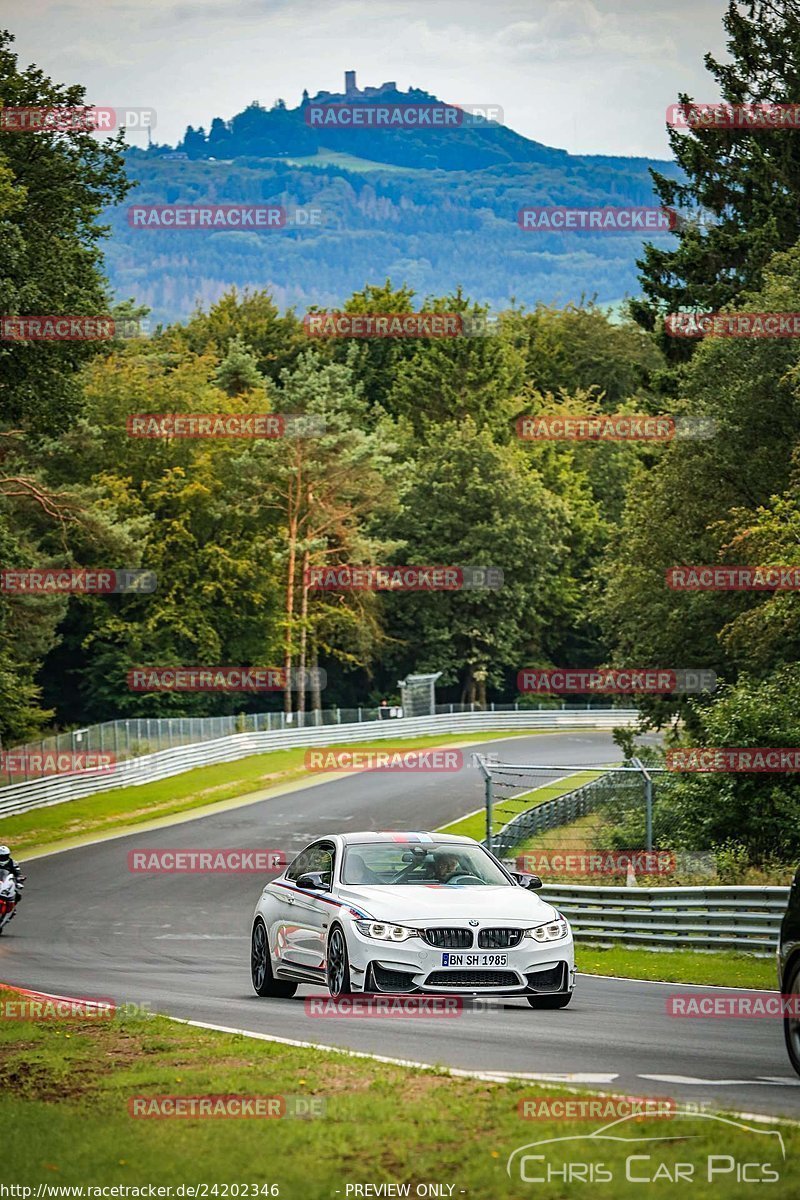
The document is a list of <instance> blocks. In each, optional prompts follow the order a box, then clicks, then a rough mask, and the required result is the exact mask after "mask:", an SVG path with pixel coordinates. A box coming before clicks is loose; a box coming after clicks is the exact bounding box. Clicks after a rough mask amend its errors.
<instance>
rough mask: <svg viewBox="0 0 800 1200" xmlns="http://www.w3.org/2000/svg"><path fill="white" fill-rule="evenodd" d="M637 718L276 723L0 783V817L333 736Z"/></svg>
mask: <svg viewBox="0 0 800 1200" xmlns="http://www.w3.org/2000/svg"><path fill="white" fill-rule="evenodd" d="M638 719H639V713H638V711H637V710H636V709H626V708H607V709H593V710H589V711H582V710H573V711H569V710H567V711H561V710H558V709H555V710H550V711H539V712H534V711H527V712H494V713H493V712H474V713H454V714H453V715H451V714H449V713H442V714H439V715H438V716H434V717H403V718H398V719H396V720H393V721H391V722H388V721H387V722H384V721H370V722H368V723H361V724H359V723H355V724H351V725H321V726H317V727H306V728H304V729H282V730H275V731H274V732H272V733H268V732H266V731H264V732H260V733H239V734H231V735H230V736H228V737H222V738H218V739H216V740H215V741H206V742H200V743H198V744H196V745H189V746H176V747H175V748H174V749H171V750H159V751H157V752H156V753H155V754H146V755H143V756H142V757H141V758H131V759H126V760H125V761H124V762H120V763H117V765H116V767H115V768H114V769H113V770H111V771H98V772H97V773H94V774H89V773H88V772H85V771H84V772H76V773H74V774H71V775H56V776H50V777H47V778H43V779H34V780H30V781H28V782H27V783H15V784H11V785H10V786H9V787H4V788H0V816H9V815H11V814H12V813H18V812H25V811H27V810H28V809H31V808H40V807H43V806H45V805H50V804H62V803H64V802H65V801H67V800H78V799H80V798H81V797H83V796H91V795H94V794H95V793H96V792H105V791H109V790H110V789H112V788H121V787H130V786H132V785H138V784H143V783H150V782H152V781H153V780H156V779H168V778H169V777H170V776H172V775H179V774H180V773H181V772H182V771H189V770H191V768H192V767H205V766H210V765H212V764H213V763H220V762H233V761H235V760H236V759H240V758H247V757H248V756H249V755H251V754H261V753H263V752H264V751H266V750H284V749H288V748H289V747H291V746H331V745H335V744H336V743H338V742H352V741H356V742H367V741H380V740H383V741H394V740H395V739H399V738H404V737H420V736H424V735H426V734H449V733H453V734H462V735H463V734H470V735H472V734H480V733H484V732H490V731H491V730H500V729H519V730H520V732H522V731H524V730H526V729H574V728H576V727H577V728H583V729H587V728H588V729H613V728H614V727H615V726H617V725H632V724H635V723H636V722H637V721H638Z"/></svg>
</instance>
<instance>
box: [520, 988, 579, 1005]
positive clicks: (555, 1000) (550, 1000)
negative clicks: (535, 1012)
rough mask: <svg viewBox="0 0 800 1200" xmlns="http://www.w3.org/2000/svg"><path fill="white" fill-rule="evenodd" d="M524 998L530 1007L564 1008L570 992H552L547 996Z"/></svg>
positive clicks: (570, 996) (570, 997) (569, 997)
mask: <svg viewBox="0 0 800 1200" xmlns="http://www.w3.org/2000/svg"><path fill="white" fill-rule="evenodd" d="M526 999H527V1001H528V1004H530V1006H531V1008H566V1007H567V1005H568V1004H569V1002H570V1000H571V999H572V992H552V993H551V994H550V995H549V996H528V997H526Z"/></svg>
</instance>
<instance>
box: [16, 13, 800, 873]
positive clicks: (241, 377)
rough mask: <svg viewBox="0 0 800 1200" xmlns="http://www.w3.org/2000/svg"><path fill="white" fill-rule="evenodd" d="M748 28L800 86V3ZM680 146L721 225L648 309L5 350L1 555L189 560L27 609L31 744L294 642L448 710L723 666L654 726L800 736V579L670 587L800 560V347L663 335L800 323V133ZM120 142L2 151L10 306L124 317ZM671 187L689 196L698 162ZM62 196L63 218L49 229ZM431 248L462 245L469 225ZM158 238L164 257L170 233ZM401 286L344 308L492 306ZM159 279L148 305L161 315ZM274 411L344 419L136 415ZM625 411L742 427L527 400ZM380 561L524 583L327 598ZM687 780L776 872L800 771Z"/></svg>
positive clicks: (206, 332)
mask: <svg viewBox="0 0 800 1200" xmlns="http://www.w3.org/2000/svg"><path fill="white" fill-rule="evenodd" d="M726 27H727V30H728V33H729V42H730V48H731V52H732V55H733V58H732V65H728V66H726V67H725V69H724V71H723V70H722V69H721V68H719V71H718V74H717V78H718V80H719V83H720V86H721V88H722V93H723V95H724V96H725V97H726V98H728V99H730V100H732V101H737V102H739V101H743V100H751V99H756V100H757V99H761V98H765V92H764V88H765V87H766V86H767V84H766V81H769V89H770V91H769V99H771V100H772V101H776V102H780V101H781V100H791V99H794V98H795V97H796V94H797V82H798V77H799V76H800V21H799V20H798V18H797V17H796V16H795V15H793V14H792V13H791V12H788V11H787V12H783V11H781V12H780V13H778V14H777V15H776V11H775V9H774V8H773V6H772V5H769V4H760V3H754V4H753V5H751V6H750V10H749V14H748V12H742V11H741V10H740V9H739V8H738V7H736V6H731V7H730V9H729V11H728V14H727V17H726ZM754 64H756V65H754ZM709 65H710V68H711V69H712V71H715V73H716V68H715V64H714V63H713V60H711V61H710V63H709ZM0 77H1V78H2V93H3V95H4V96H11V97H16V98H17V102H22V101H23V100H24V101H25V102H28V103H31V102H33V101H34V100H38V101H39V102H48V103H67V102H70V103H75V102H77V101H78V100H79V99H80V95H79V93H75V90H74V89H73V90H72V91H71V92H70V91H69V90H67V89H62V88H59V87H58V85H56V84H53V83H52V82H50V81H49V80H47V79H45V78H44V77H43V76H41V75H40V74H39V73H37V72H35V71H23V70H21V69H20V68H19V66H18V65H17V63H16V60H15V58H14V55H13V52H12V48H11V44H10V41H9V39H8V37H7V36H6V37H4V39H3V42H2V44H1V45H0ZM681 99H684V98H683V97H682V98H681ZM681 138H682V140H681V142H680V144H679V145H677V144H676V154H677V157H678V161H679V164H680V167H681V169H682V171H683V175H684V178H685V182H684V183H682V184H681V193H680V196H678V197H677V199H678V200H680V202H681V205H682V206H697V207H698V208H703V209H705V210H708V211H710V212H711V213H712V214H713V215H714V217H715V219H716V222H717V223H716V225H715V226H713V227H712V228H706V229H700V228H692V227H685V228H683V229H681V230H679V231H678V232H677V235H676V238H675V240H674V241H673V242H672V243H671V244H672V245H673V246H675V248H674V249H672V250H670V251H665V250H662V249H660V248H658V247H655V246H652V247H648V248H647V249H646V250H645V253H644V256H643V259H642V261H641V263H640V271H641V288H640V291H641V293H642V299H641V300H640V301H639V302H638V303H636V304H634V305H633V306H632V311H631V316H630V317H629V318H627V319H625V320H622V321H611V320H610V319H609V318H608V316H607V315H606V314H605V313H604V311H603V310H602V309H601V308H598V307H597V306H595V305H594V304H592V303H591V302H585V303H583V304H578V305H566V306H561V307H558V308H556V307H552V306H549V305H545V304H541V303H540V304H538V305H536V306H535V307H533V308H531V309H528V310H525V309H521V308H520V307H518V306H514V305H509V306H507V307H506V308H505V310H504V311H503V312H502V313H500V314H499V319H498V321H497V324H496V326H495V329H494V332H493V333H492V334H491V336H486V337H463V338H455V339H447V340H438V341H437V340H422V339H421V340H405V341H404V340H402V339H393V340H392V339H385V340H382V339H371V340H366V341H350V340H331V341H325V340H314V341H313V342H312V341H311V340H310V339H309V338H308V337H307V335H306V333H305V331H304V328H303V324H302V320H301V317H300V316H299V315H298V314H296V313H294V312H292V311H285V310H284V307H283V305H281V304H279V303H276V299H275V297H274V296H273V295H271V294H270V291H269V289H266V288H264V287H258V286H254V287H252V288H251V289H249V290H244V291H243V290H236V289H233V288H230V289H228V290H227V291H226V292H225V294H223V295H222V296H221V297H220V298H218V299H217V300H216V301H215V302H214V303H212V304H210V305H204V306H202V307H200V308H198V309H197V310H196V311H194V313H193V314H192V315H191V316H190V317H189V318H188V319H187V320H185V321H183V322H173V323H171V324H166V325H164V326H163V327H162V328H159V329H157V330H156V331H155V332H153V334H152V335H151V336H149V337H146V338H141V339H134V340H130V341H122V340H118V341H116V342H114V343H112V344H111V345H108V344H106V345H103V344H99V343H72V342H70V343H51V344H46V343H39V344H36V343H25V342H16V343H15V342H6V343H3V344H2V348H1V349H0V371H1V372H2V374H1V376H0V411H1V412H2V425H1V426H0V558H1V559H2V564H3V566H4V567H33V566H41V565H44V564H58V565H83V566H109V565H111V566H125V567H134V566H142V567H146V568H148V569H151V570H153V571H155V572H156V573H157V576H158V588H157V590H156V591H155V592H154V593H152V594H141V595H127V596H126V595H122V596H77V595H75V596H71V597H67V596H49V597H42V596H29V597H24V596H14V595H9V594H2V593H0V734H2V738H3V744H4V745H8V744H13V743H15V742H19V741H22V740H24V739H26V738H30V737H32V736H34V735H35V734H36V733H37V731H40V730H42V729H45V728H47V727H49V726H51V725H53V724H58V725H61V726H64V725H74V724H83V723H86V722H91V721H98V720H105V719H109V718H112V717H117V716H137V715H138V716H144V715H150V716H157V715H171V714H177V713H186V714H191V715H199V714H209V713H220V712H236V711H241V710H242V709H244V708H248V707H250V708H252V707H265V705H264V702H263V700H261V701H259V700H257V699H256V700H246V699H244V698H242V697H231V696H224V695H220V694H197V695H191V696H187V695H182V694H180V695H176V694H139V693H133V692H131V691H130V690H129V689H128V688H127V686H126V682H125V681H126V675H127V672H128V671H129V670H130V669H131V668H132V667H134V666H137V665H146V664H149V663H158V664H164V665H166V664H198V665H199V664H207V663H218V664H228V663H229V664H259V665H274V664H278V665H279V664H281V663H282V662H284V661H285V660H286V658H287V656H288V659H289V660H290V661H291V662H292V664H293V665H308V666H310V665H314V664H318V665H319V666H321V667H324V668H325V670H326V672H327V676H328V688H327V690H326V693H325V696H324V700H323V703H324V704H325V705H326V706H328V705H335V704H343V705H347V704H350V703H369V702H375V701H376V700H377V699H378V698H380V697H381V696H383V695H387V694H388V695H392V694H393V693H394V691H395V687H396V680H397V679H398V678H400V677H401V676H402V675H403V674H404V673H406V672H408V671H426V670H435V671H441V672H442V678H441V681H440V683H441V695H442V696H443V697H444V698H448V699H449V698H452V699H454V700H462V699H463V700H474V701H476V702H478V703H481V704H482V703H486V702H488V701H490V700H492V699H495V700H509V699H514V698H515V696H516V689H515V677H516V673H517V671H518V670H519V669H520V668H522V667H525V666H546V665H569V666H591V665H595V664H610V665H615V666H622V665H628V666H636V667H642V666H667V667H688V666H691V667H704V668H710V669H713V670H715V671H716V672H717V673H718V676H719V678H720V681H721V686H720V688H719V689H718V691H717V693H716V694H715V695H714V696H713V697H705V698H702V699H700V700H694V701H686V700H682V699H674V700H658V701H655V700H653V701H651V702H649V703H648V704H645V705H643V711H644V715H645V716H646V717H647V718H648V719H649V720H651V721H653V722H655V723H659V724H662V725H663V724H665V723H668V722H669V721H670V720H672V719H673V718H674V717H676V716H680V717H681V718H682V724H681V727H680V730H679V732H678V736H680V737H681V738H682V739H683V740H684V742H688V743H690V744H698V745H730V746H747V745H767V746H792V745H800V741H798V740H797V739H798V737H800V704H798V700H800V683H798V679H797V664H798V662H799V661H800V607H799V606H798V597H797V594H796V593H792V592H775V593H764V592H760V593H758V592H744V593H736V592H734V593H719V592H698V593H686V594H681V593H676V592H674V591H672V590H670V589H669V588H668V587H667V586H666V585H665V571H666V569H667V568H668V567H669V566H672V565H673V564H676V563H715V562H718V563H739V562H750V563H761V564H769V563H775V564H791V563H798V562H800V557H799V555H798V533H799V532H800V348H799V347H798V344H797V341H796V340H795V339H791V338H788V339H783V340H777V341H776V340H759V339H742V338H734V339H720V338H713V337H709V338H705V339H701V340H700V341H698V342H691V343H689V342H685V341H684V342H682V343H681V344H680V346H679V347H676V345H675V341H674V339H670V338H668V337H666V336H665V332H664V324H663V316H664V313H665V312H667V311H670V305H672V306H674V307H675V308H683V309H699V310H705V309H707V308H710V307H720V306H726V307H727V308H729V309H730V310H731V311H737V310H741V311H761V312H764V311H782V312H797V311H800V148H798V142H797V141H796V139H794V138H793V137H792V136H790V135H781V134H778V133H774V132H770V131H759V130H721V129H711V130H703V131H693V132H690V133H688V134H682V135H681ZM778 138H783V140H782V141H781V142H780V149H779V150H777V149H776V147H777V145H778V142H777V141H776V140H775V139H778ZM770 139H773V140H770ZM122 149H123V148H122V144H121V143H120V142H110V143H105V144H102V143H98V142H97V141H96V140H95V139H94V138H92V137H91V136H89V135H86V134H73V135H69V137H62V138H49V139H44V138H43V139H41V140H40V141H38V142H37V143H36V147H35V152H34V153H32V152H31V151H30V146H29V145H24V144H23V139H16V141H15V140H14V139H6V140H4V141H3V142H2V144H0V279H1V280H2V291H3V309H4V311H6V312H8V313H14V312H51V311H60V312H68V313H79V312H98V311H108V309H109V308H110V307H111V305H112V303H113V301H112V300H111V298H110V297H109V296H108V295H107V293H106V291H105V283H104V280H103V276H102V270H103V263H102V259H101V257H100V237H101V234H102V230H101V229H100V228H99V226H98V216H99V213H100V212H101V211H102V210H104V209H108V208H109V207H110V206H112V205H118V204H120V203H122V201H123V199H124V197H125V193H126V190H127V189H128V187H129V182H128V181H127V180H126V177H125V170H124V166H125V159H124V157H123V153H122ZM745 182H746V186H744V183H745ZM386 186H387V188H388V187H389V184H388V183H387V185H386ZM656 186H657V188H659V189H660V190H661V194H662V196H663V198H664V199H665V200H670V199H671V198H672V199H675V198H676V197H675V196H674V195H673V184H672V183H671V182H670V181H669V179H666V178H662V179H660V180H658V179H657V180H656ZM182 194H183V193H182ZM376 194H377V193H376ZM272 195H273V193H272V192H271V191H270V192H269V196H268V198H272ZM776 195H777V196H778V203H777V207H775V208H773V207H771V206H772V205H773V204H774V202H775V197H776ZM238 198H239V197H238V196H235V195H234V196H230V195H228V194H227V193H226V199H229V200H235V199H238ZM261 198H262V199H263V198H264V196H263V195H262V197H261ZM541 202H545V201H544V200H541ZM768 212H769V213H770V214H771V215H769V216H767V215H766V214H767V213H768ZM55 213H58V229H59V233H58V236H57V237H55V238H53V237H51V238H43V237H41V236H40V234H41V230H42V229H43V228H45V227H48V226H49V227H51V228H52V226H53V219H54V214H55ZM65 213H66V214H68V216H66V217H65V215H64V214H65ZM155 236H160V235H155ZM430 236H431V237H432V238H433V239H434V240H438V241H441V240H442V230H441V228H439V227H433V228H431V230H430ZM152 253H153V257H154V261H153V263H152V264H151V267H152V269H153V270H156V269H158V268H157V264H156V261H155V260H156V259H157V255H158V247H157V246H156V245H155V243H154V245H153V250H152ZM192 253H193V252H192ZM465 253H467V251H466V249H465ZM186 269H187V272H188V273H189V274H191V273H192V272H195V271H196V270H197V263H196V261H189V260H187V267H186ZM504 269H505V266H504V263H502V262H498V263H497V271H498V272H501V271H503V270H504ZM554 270H555V271H558V270H559V268H558V267H557V266H554ZM254 274H257V272H256V271H255V270H254ZM372 279H373V282H372V283H371V284H369V285H367V286H364V285H363V283H360V284H358V285H357V286H354V287H351V288H350V291H349V293H348V295H349V298H348V299H347V300H346V303H345V305H344V307H346V308H347V309H348V310H350V311H353V312H362V313H365V312H384V313H390V312H409V311H412V310H415V309H419V308H423V307H424V308H425V309H426V310H440V311H445V312H452V311H461V312H466V313H473V314H474V313H480V312H482V311H484V308H483V306H482V303H481V301H482V299H483V295H484V293H483V292H480V293H479V294H478V293H476V292H475V291H473V290H472V289H470V288H469V287H467V286H465V287H464V289H463V290H461V289H459V288H457V287H455V288H453V289H450V290H448V289H447V288H442V289H440V290H439V291H437V292H436V293H435V294H428V295H427V296H422V297H421V296H420V295H419V294H416V295H415V291H416V289H414V288H413V285H412V286H409V285H408V281H407V279H406V278H405V277H404V275H403V273H402V271H399V272H398V274H397V275H395V274H394V273H393V274H392V277H391V278H389V279H387V278H386V277H385V276H384V275H382V274H380V275H377V274H376V275H373V276H372ZM131 290H132V291H135V299H134V300H131V301H127V302H126V303H125V304H123V305H122V306H121V307H119V308H118V312H120V313H129V314H134V315H135V314H136V313H137V312H138V313H139V315H142V311H141V309H140V308H139V309H137V305H140V304H141V300H142V295H141V292H139V291H138V289H134V288H133V287H131ZM265 411H270V412H276V413H289V414H312V415H316V416H320V417H322V418H324V421H325V432H324V434H322V435H321V436H319V437H309V438H296V439H290V438H287V439H280V440H275V441H246V440H237V439H198V440H185V439H161V438H156V439H137V438H132V437H130V436H128V434H127V432H126V421H127V418H128V416H129V415H131V414H133V413H142V412H153V413H161V412H173V413H202V412H208V413H216V412H227V413H249V412H265ZM619 411H626V412H637V413H639V412H648V413H671V414H677V415H681V414H683V415H691V416H699V417H705V418H709V419H710V420H711V422H712V428H713V430H714V433H713V436H710V437H704V438H695V439H681V440H675V441H673V442H671V443H669V444H667V445H662V446H654V445H648V444H646V443H640V444H635V443H632V444H626V443H579V442H522V441H520V440H519V439H518V437H517V436H516V432H515V429H516V420H517V418H518V417H519V415H520V414H522V413H540V412H547V413H553V412H564V413H573V414H583V413H587V412H619ZM348 562H361V563H379V562H383V563H404V564H433V563H445V564H449V563H453V564H456V565H458V564H464V565H467V564H470V565H471V564H492V565H494V566H498V567H500V568H501V569H502V570H503V572H504V587H503V588H502V589H499V590H496V591H491V590H487V591H471V592H466V591H463V592H456V593H435V594H427V593H419V594H393V595H388V594H381V593H374V592H320V591H316V590H314V589H309V588H307V587H306V586H305V585H304V578H305V572H306V569H307V568H308V567H310V566H315V565H330V564H339V563H348ZM712 788H713V789H714V802H713V803H709V802H707V801H708V800H709V796H710V792H709V789H712ZM756 794H757V796H758V801H757V803H756V802H755V797H756ZM674 795H675V801H674V803H675V805H676V811H678V812H680V814H681V820H682V822H683V825H684V835H685V840H686V842H687V844H691V843H692V842H693V841H694V842H695V843H696V844H699V845H708V844H709V842H718V841H720V840H723V839H724V838H725V837H727V836H728V835H727V834H726V833H725V830H726V829H728V830H729V829H730V828H732V827H733V826H732V824H731V821H732V814H733V815H735V818H736V820H735V822H734V826H735V828H736V829H737V837H740V838H741V840H742V841H743V842H744V843H746V844H747V845H748V847H749V848H750V851H751V852H752V854H753V855H754V856H756V857H759V856H760V857H761V858H765V857H769V856H770V855H787V854H791V853H795V854H796V853H797V851H798V850H799V849H800V822H798V821H797V819H796V817H797V811H798V797H799V796H800V785H798V783H797V782H796V777H793V776H792V775H786V774H784V775H776V776H772V777H769V779H768V781H767V782H765V780H764V778H761V779H759V778H758V777H753V776H746V775H739V776H737V775H728V776H726V777H725V778H724V779H722V780H720V778H719V777H714V776H702V775H699V776H695V777H692V778H687V779H679V780H677V781H676V782H675V784H674Z"/></svg>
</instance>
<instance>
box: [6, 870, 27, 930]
mask: <svg viewBox="0 0 800 1200" xmlns="http://www.w3.org/2000/svg"><path fill="white" fill-rule="evenodd" d="M24 879H25V876H24V875H22V876H20V878H19V879H17V878H16V876H15V875H14V872H13V871H6V870H0V933H2V932H3V930H4V929H5V927H6V925H7V924H8V922H9V921H11V920H13V919H14V916H15V915H16V909H17V903H18V894H19V893H20V892H21V891H22V881H23V880H24Z"/></svg>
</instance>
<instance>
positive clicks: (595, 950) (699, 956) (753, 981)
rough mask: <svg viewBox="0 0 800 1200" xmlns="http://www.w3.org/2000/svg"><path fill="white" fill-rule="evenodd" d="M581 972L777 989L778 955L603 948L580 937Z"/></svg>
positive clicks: (578, 957)
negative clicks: (761, 956)
mask: <svg viewBox="0 0 800 1200" xmlns="http://www.w3.org/2000/svg"><path fill="white" fill-rule="evenodd" d="M575 960H576V963H577V966H578V970H579V971H586V972H587V973H588V974H591V975H623V976H625V977H626V978H630V979H655V980H663V981H664V982H666V983H706V984H713V985H718V986H720V987H742V988H759V989H761V988H767V989H769V990H775V989H776V988H777V979H776V976H775V960H774V958H772V957H770V958H756V957H755V956H754V955H752V954H737V953H736V952H735V951H733V950H709V951H704V950H664V951H658V950H645V949H644V948H639V947H633V948H630V949H629V948H628V947H627V946H611V947H609V948H608V949H603V948H602V947H600V946H592V945H589V944H587V943H586V942H580V941H579V940H576V944H575Z"/></svg>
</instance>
